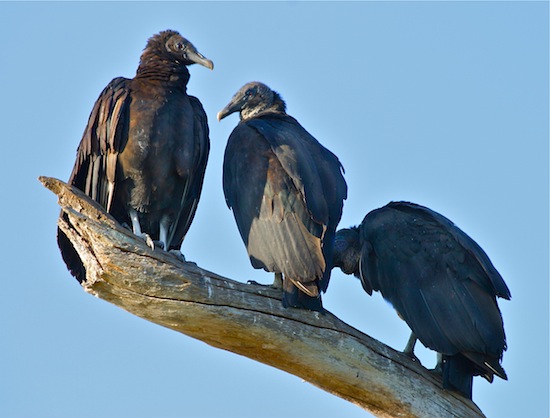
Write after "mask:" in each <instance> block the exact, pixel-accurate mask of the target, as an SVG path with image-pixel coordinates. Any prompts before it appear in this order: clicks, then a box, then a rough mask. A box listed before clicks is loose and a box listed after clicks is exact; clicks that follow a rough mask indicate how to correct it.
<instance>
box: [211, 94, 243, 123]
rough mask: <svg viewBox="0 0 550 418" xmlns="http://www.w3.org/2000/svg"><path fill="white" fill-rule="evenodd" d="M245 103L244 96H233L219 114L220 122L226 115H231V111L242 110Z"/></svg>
mask: <svg viewBox="0 0 550 418" xmlns="http://www.w3.org/2000/svg"><path fill="white" fill-rule="evenodd" d="M243 104H244V97H241V98H235V97H234V98H233V99H231V101H230V102H229V103H228V104H227V106H225V107H224V108H223V109H222V110H220V111H219V112H218V114H217V116H216V117H217V118H218V122H219V121H221V120H222V119H223V118H225V117H226V116H228V115H230V114H231V113H235V112H240V111H241V109H242V106H243Z"/></svg>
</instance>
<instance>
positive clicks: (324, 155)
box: [218, 82, 347, 311]
mask: <svg viewBox="0 0 550 418" xmlns="http://www.w3.org/2000/svg"><path fill="white" fill-rule="evenodd" d="M285 110H286V105H285V102H284V101H283V100H282V98H281V96H280V95H279V94H278V93H276V92H274V91H273V90H271V89H270V88H269V87H267V86H266V85H265V84H262V83H258V82H252V83H248V84H246V85H245V86H243V87H242V88H241V89H240V90H239V91H238V92H237V93H236V94H235V96H234V97H233V98H232V99H231V102H230V103H229V104H228V105H227V106H226V107H225V108H224V109H223V110H221V111H220V112H219V113H218V120H221V119H223V118H224V117H226V116H227V115H229V114H231V113H233V112H240V118H241V121H240V122H239V124H238V125H237V127H236V128H235V129H234V130H233V132H232V133H231V135H230V137H229V140H228V143H227V147H226V149H225V157H224V163H223V190H224V193H225V199H226V201H227V205H228V206H229V208H231V209H232V210H233V215H234V216H235V220H236V221H237V226H238V228H239V232H240V233H241V237H242V239H243V241H244V244H245V246H246V248H247V251H248V255H249V257H250V261H251V263H252V266H253V267H254V268H257V269H259V268H263V269H264V270H266V271H270V272H274V273H275V275H276V278H277V277H279V278H280V277H281V275H282V279H283V305H284V306H285V307H287V306H291V307H297V308H305V309H310V310H316V311H322V310H323V308H322V304H321V292H324V291H326V289H327V286H328V282H329V278H330V272H331V266H330V260H331V259H332V248H333V239H334V233H335V230H336V226H337V225H338V222H339V221H340V217H341V216H342V206H343V201H344V199H345V198H346V195H347V186H346V182H345V180H344V177H343V175H342V170H343V169H342V165H341V164H340V161H339V160H338V158H337V157H336V156H335V155H334V154H333V153H332V152H330V151H329V150H328V149H326V148H325V147H323V146H322V145H321V144H320V143H319V142H318V141H317V140H316V139H315V138H314V137H313V136H311V135H310V134H309V133H308V132H307V131H306V130H305V129H304V128H303V127H302V126H301V125H300V124H299V123H298V121H297V120H296V119H294V118H292V117H291V116H289V115H287V113H286V111H285ZM276 281H277V280H276Z"/></svg>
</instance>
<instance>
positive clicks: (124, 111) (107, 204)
mask: <svg viewBox="0 0 550 418" xmlns="http://www.w3.org/2000/svg"><path fill="white" fill-rule="evenodd" d="M129 81H130V80H128V79H126V78H123V77H118V78H115V79H113V80H112V81H111V82H110V83H109V84H108V85H107V87H105V89H104V90H103V91H102V92H101V94H100V95H99V98H98V99H97V101H96V102H95V104H94V107H93V109H92V112H91V114H90V117H89V119H88V124H87V125H86V128H85V130H84V134H83V136H82V140H81V141H80V145H79V146H78V150H77V157H76V162H75V165H74V168H73V171H72V173H71V176H70V178H69V183H70V184H72V185H74V186H76V187H77V188H78V189H80V190H82V191H83V192H84V193H86V194H87V195H88V196H90V197H91V198H92V199H94V200H95V201H97V202H99V203H100V204H101V205H102V206H103V207H104V208H105V209H106V210H107V211H109V212H111V211H113V210H115V211H118V212H120V214H121V215H123V216H127V215H126V214H125V211H124V208H120V204H119V203H118V202H115V198H114V196H115V187H116V175H117V164H118V163H117V157H118V154H119V153H120V152H121V151H122V150H123V149H124V146H125V145H126V141H127V139H128V135H127V133H128V108H129V104H130V96H129ZM122 206H123V205H122ZM115 217H117V216H115ZM117 219H118V218H117ZM57 241H58V245H59V248H60V250H61V255H62V257H63V260H64V261H65V263H66V264H67V268H68V269H69V271H70V272H71V274H73V276H75V277H76V278H77V279H78V280H79V281H80V282H82V281H84V280H85V270H84V267H83V265H82V262H81V260H80V258H79V257H78V254H77V253H76V250H75V249H74V248H73V246H72V245H71V243H70V241H69V240H68V238H67V237H66V236H65V234H64V233H63V232H62V231H61V230H58V233H57Z"/></svg>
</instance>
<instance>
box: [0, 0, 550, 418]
mask: <svg viewBox="0 0 550 418" xmlns="http://www.w3.org/2000/svg"><path fill="white" fill-rule="evenodd" d="M168 28H171V29H175V30H178V31H180V32H181V34H182V35H184V36H185V37H187V38H188V39H190V40H191V41H192V42H193V43H194V44H195V46H196V47H197V48H198V49H199V51H201V52H202V53H203V54H204V55H205V56H207V57H208V58H210V59H212V60H213V61H214V64H215V69H214V71H213V72H211V71H209V70H207V69H206V68H203V67H199V66H193V67H191V81H190V83H189V86H188V91H189V92H190V93H191V94H193V95H196V96H197V97H199V98H200V100H201V101H202V103H203V105H204V107H205V109H206V112H207V114H208V117H209V122H210V129H211V131H210V132H211V135H210V138H211V144H212V147H211V148H212V150H211V154H210V159H209V162H208V168H207V173H206V179H205V183H204V190H203V195H202V200H201V202H200V204H199V208H198V212H197V216H196V218H195V221H194V223H193V225H192V226H191V229H190V232H189V234H188V236H187V238H186V241H185V242H184V244H183V252H184V254H185V255H186V257H187V258H188V259H189V260H193V261H195V262H197V263H198V264H199V266H201V267H203V268H206V269H208V270H211V271H214V272H216V273H219V274H222V275H225V276H227V277H230V278H232V279H235V280H240V281H246V280H257V281H260V282H263V283H269V282H270V281H271V280H272V275H271V274H268V273H265V272H263V271H260V270H254V269H253V268H252V267H251V266H250V263H249V261H248V258H247V256H246V251H245V249H244V246H243V244H242V242H241V239H240V236H239V234H238V231H237V227H236V225H235V223H234V219H233V215H232V213H231V212H230V211H229V210H228V209H227V207H226V205H225V201H224V197H223V192H222V186H221V176H222V175H221V169H222V159H223V152H224V149H225V144H226V141H227V138H228V136H229V134H230V132H231V130H232V129H233V128H234V127H235V125H236V124H237V121H238V116H236V115H233V116H231V117H228V118H227V119H225V120H223V121H222V122H221V123H218V122H217V121H216V118H215V116H216V113H217V111H218V110H220V109H221V108H222V107H223V106H224V105H225V104H226V103H227V102H228V101H229V99H230V98H231V96H232V95H233V94H234V93H235V92H236V91H237V89H238V88H240V87H241V86H242V85H243V84H244V83H246V82H248V81H252V80H258V81H262V82H265V83H266V84H268V85H269V86H270V87H272V88H273V89H275V90H277V91H279V92H280V93H281V94H282V96H283V97H284V99H285V100H286V101H287V105H288V112H289V114H291V115H292V116H294V117H296V118H297V119H298V120H299V121H300V122H301V123H302V125H303V126H304V127H305V128H306V129H308V130H309V132H310V133H312V134H313V135H314V136H315V137H316V138H317V139H318V140H319V141H320V142H321V143H323V144H324V145H325V146H326V147H328V148H329V149H330V150H332V151H333V152H334V153H335V154H336V155H338V156H339V158H340V160H341V161H342V163H343V165H344V166H345V169H346V180H347V183H348V186H349V198H348V200H347V201H346V202H345V206H344V215H343V218H342V221H341V226H342V227H347V226H350V225H356V224H358V223H359V222H361V220H362V219H363V217H364V216H365V214H366V213H367V212H369V211H370V210H372V209H375V208H378V207H380V206H383V205H385V204H386V203H387V202H389V201H390V200H410V201H413V202H416V203H420V204H423V205H426V206H428V207H430V208H432V209H434V210H436V211H438V212H440V213H442V214H443V215H445V216H447V217H449V218H450V219H451V220H453V221H454V222H455V223H456V224H457V225H458V226H459V227H460V228H462V229H463V230H464V231H466V232H467V233H468V234H469V235H470V236H471V237H473V238H474V239H475V240H476V241H477V242H478V243H479V244H480V245H481V246H482V247H483V248H484V249H485V251H486V252H487V253H488V255H489V256H490V258H491V260H492V261H493V263H494V264H495V266H496V267H497V269H498V270H499V271H500V273H501V274H502V276H503V277H504V279H505V280H506V282H507V284H508V286H509V287H510V290H511V292H512V300H511V301H509V302H508V301H502V300H501V301H500V307H501V310H502V315H503V317H504V323H505V329H506V333H507V337H508V345H509V349H508V351H507V352H506V353H505V355H504V360H503V366H504V368H505V369H506V371H507V373H508V376H509V381H507V382H506V381H502V380H500V379H496V380H495V382H494V383H493V384H492V385H491V384H488V383H487V382H486V381H485V380H483V379H481V378H476V379H475V381H474V401H475V402H476V403H477V404H478V405H479V406H480V408H481V409H482V410H483V411H484V412H485V413H486V414H487V416H489V417H535V418H537V417H547V416H548V396H549V388H548V373H549V364H548V358H549V353H548V317H549V316H548V250H549V248H548V217H549V208H548V185H549V184H548V110H549V109H548V3H546V2H386V3H382V2H350V3H335V2H334V3H333V2H327V3H317V2H315V3H309V2H307V3H295V2H277V3H257V2H249V3H245V2H240V3H233V2H227V3H219V2H202V3H198V2H197V3H176V2H169V3H160V2H159V3H149V2H144V3H129V2H118V3H73V2H70V3H64V2H63V3H21V2H12V3H4V2H3V3H0V36H1V39H2V50H1V57H0V60H1V65H0V74H1V77H0V85H1V89H0V92H1V93H0V94H1V100H0V115H1V116H0V117H1V122H2V123H1V126H2V135H1V136H2V138H1V141H2V142H1V143H2V152H1V153H0V182H1V191H2V196H3V200H2V203H1V205H0V214H1V218H0V219H2V220H3V226H2V232H3V239H2V242H1V243H0V247H1V252H0V257H1V264H2V277H1V284H2V286H1V288H2V290H1V292H0V295H1V296H0V297H1V300H2V301H1V303H0V330H1V337H0V416H2V417H46V418H49V417H56V418H63V417H100V416H101V417H130V416H131V417H152V416H155V417H220V416H224V417H239V418H253V417H254V418H256V417H263V418H271V417H289V418H290V417H316V418H329V417H350V418H351V417H366V416H369V414H367V413H366V412H364V411H362V410H361V409H359V408H358V407H356V406H354V405H352V404H350V403H348V402H346V401H343V400H341V399H339V398H337V397H335V396H333V395H330V394H328V393H325V392H323V391H321V390H319V389H317V388H316V387H314V386H312V385H310V384H309V383H307V382H304V381H302V380H301V379H299V378H297V377H295V376H292V375H289V374H287V373H284V372H281V371H279V370H276V369H273V368H271V367H268V366H265V365H263V364H259V363H256V362H254V361H252V360H249V359H247V358H244V357H239V356H237V355H235V354H232V353H228V352H225V351H221V350H218V349H215V348H212V347H210V346H208V345H206V344H204V343H202V342H200V341H196V340H193V339H191V338H190V337H187V336H184V335H182V334H179V333H176V332H174V331H171V330H168V329H165V328H162V327H160V326H157V325H154V324H152V323H149V322H146V321H144V320H142V319H139V318H137V317H135V316H133V315H131V314H129V313H127V312H125V311H123V310H121V309H119V308H117V307H115V306H113V305H110V304H109V303H107V302H105V301H102V300H99V299H96V298H94V297H92V296H90V295H88V294H86V293H85V292H83V291H82V289H81V288H80V287H79V286H78V284H77V282H76V281H75V280H74V279H73V278H72V277H71V276H70V275H69V273H68V272H67V270H66V268H65V265H64V264H63V262H62V260H61V257H60V255H59V251H58V249H57V246H56V242H55V234H56V220H57V215H58V211H59V208H58V206H57V203H56V202H57V199H56V197H55V196H54V195H52V194H51V193H50V192H49V191H47V190H46V189H44V188H43V187H42V186H41V184H40V183H39V182H38V181H37V177H38V176H39V175H47V176H53V177H57V178H60V179H63V180H67V179H68V177H69V174H70V171H71V169H72V166H73V164H74V159H75V151H76V148H77V146H78V143H79V141H80V137H81V135H82V132H83V129H84V126H85V125H86V122H87V119H88V116H89V113H90V111H91V108H92V106H93V103H94V102H95V100H96V99H97V97H98V95H99V93H100V91H101V90H102V89H103V88H104V87H105V85H107V83H108V82H109V81H110V80H111V79H112V78H114V77H116V76H126V77H133V76H134V74H135V70H136V68H137V65H138V61H139V56H140V53H141V51H142V49H143V47H144V46H145V43H146V40H147V38H148V37H149V36H151V35H152V34H154V33H157V32H159V31H161V30H164V29H168ZM324 305H325V307H326V308H327V309H328V310H330V311H331V312H333V313H334V314H336V315H337V316H339V317H340V318H341V319H343V320H344V321H346V322H348V323H350V324H351V325H353V326H355V327H356V328H358V329H360V330H362V331H363V332H366V333H367V334H369V335H371V336H372V337H374V338H376V339H379V340H380V341H382V342H384V343H386V344H388V345H390V346H391V347H393V348H396V349H399V350H400V349H402V348H403V347H404V346H405V343H406V341H407V338H408V329H407V327H406V325H405V324H404V323H403V322H402V321H401V320H399V319H398V317H397V315H396V314H395V313H394V311H393V309H392V308H391V307H390V306H389V305H388V304H387V303H385V302H384V301H383V299H382V298H381V296H380V295H379V294H375V295H374V296H373V297H369V296H368V295H367V294H366V293H364V292H363V291H362V289H361V285H360V283H359V281H357V280H356V279H354V278H352V277H349V276H345V275H343V274H342V273H341V272H340V271H335V272H334V274H333V276H332V281H331V285H330V287H329V289H328V293H327V294H326V295H325V296H324ZM421 359H422V361H423V362H424V363H425V364H426V365H428V366H430V367H432V366H433V365H434V362H435V355H434V354H433V353H431V352H428V351H427V350H425V351H422V350H421Z"/></svg>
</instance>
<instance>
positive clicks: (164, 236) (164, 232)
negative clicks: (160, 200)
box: [159, 216, 170, 251]
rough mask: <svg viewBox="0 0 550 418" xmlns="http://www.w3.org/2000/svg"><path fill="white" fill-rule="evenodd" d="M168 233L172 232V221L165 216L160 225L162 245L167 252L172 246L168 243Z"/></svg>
mask: <svg viewBox="0 0 550 418" xmlns="http://www.w3.org/2000/svg"><path fill="white" fill-rule="evenodd" d="M168 231H170V220H169V219H168V217H167V216H163V217H162V219H161V220H160V225H159V241H160V242H161V243H162V248H163V249H164V250H165V251H168V248H169V244H170V243H169V242H168Z"/></svg>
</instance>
